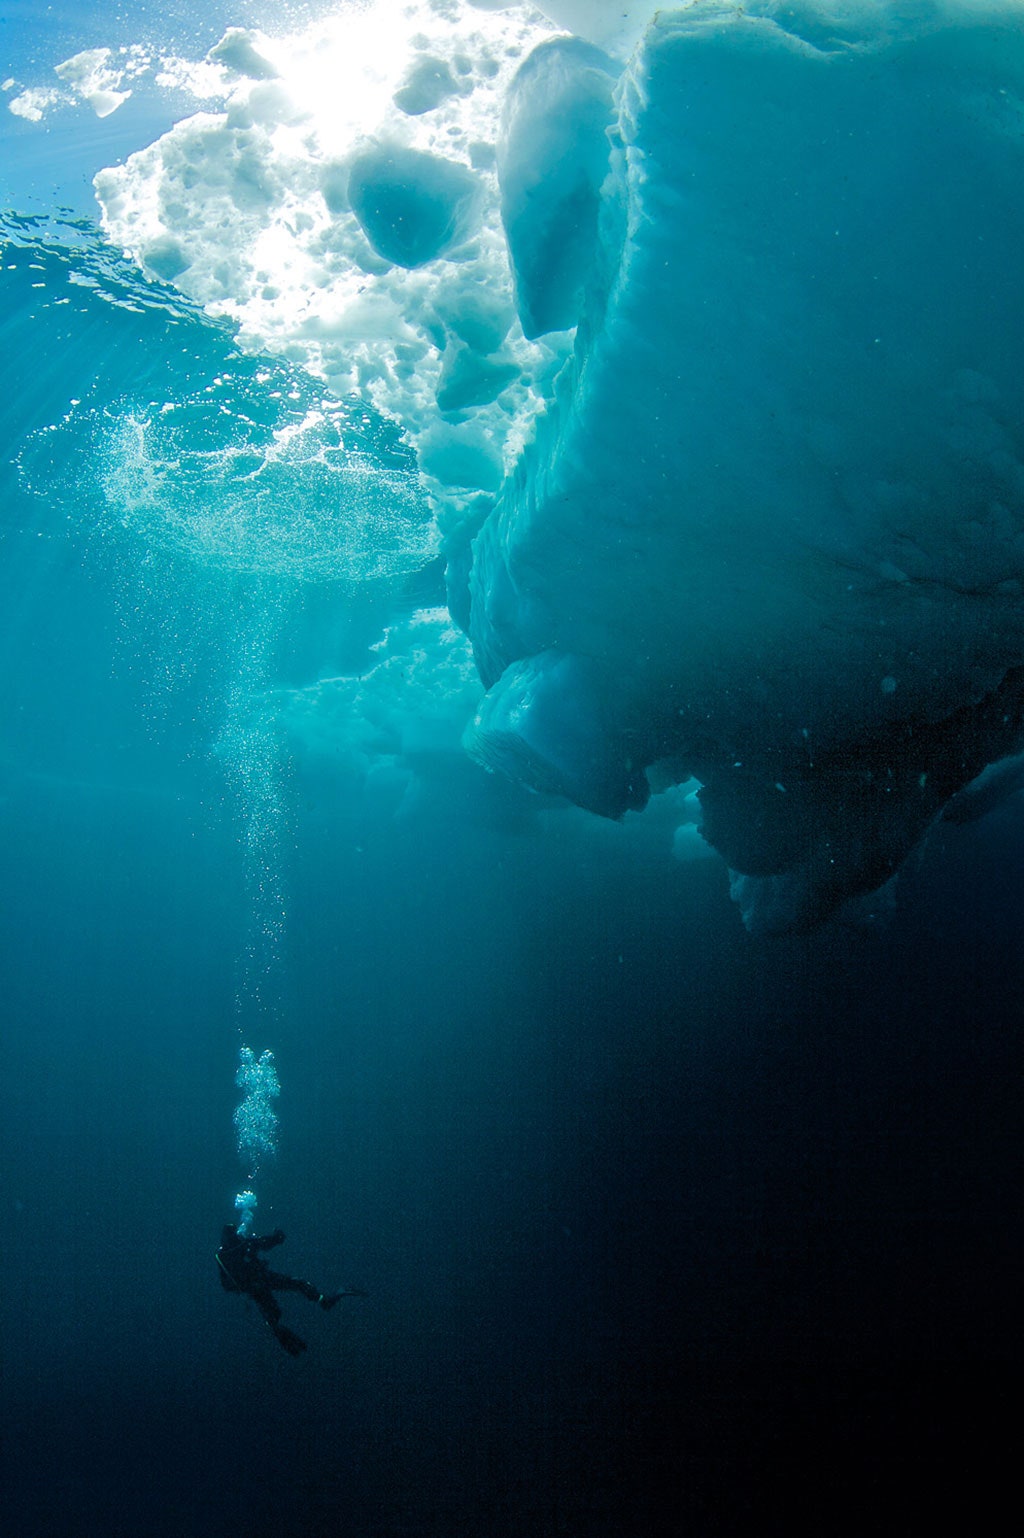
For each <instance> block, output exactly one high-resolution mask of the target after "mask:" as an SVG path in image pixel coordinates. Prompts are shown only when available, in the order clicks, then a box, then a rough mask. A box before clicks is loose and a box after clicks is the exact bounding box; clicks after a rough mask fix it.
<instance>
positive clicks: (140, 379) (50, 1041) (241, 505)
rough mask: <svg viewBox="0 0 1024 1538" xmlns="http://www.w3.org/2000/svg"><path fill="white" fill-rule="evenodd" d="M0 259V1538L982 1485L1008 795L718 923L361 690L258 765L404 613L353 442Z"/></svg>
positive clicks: (41, 270)
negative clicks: (890, 887) (833, 877)
mask: <svg viewBox="0 0 1024 1538" xmlns="http://www.w3.org/2000/svg"><path fill="white" fill-rule="evenodd" d="M162 10H163V11H165V12H166V13H167V15H168V17H169V18H170V20H171V21H172V22H174V23H177V21H178V16H177V11H176V10H175V9H174V8H173V7H171V8H168V7H162ZM24 14H25V13H24V11H23V9H19V8H18V7H16V6H11V5H5V6H4V7H3V15H4V20H5V24H7V25H10V24H11V23H13V22H15V21H19V20H23V19H24ZM76 14H77V13H76ZM103 20H104V25H106V24H107V23H108V22H109V20H110V18H109V17H107V16H105V15H104V17H103ZM204 24H205V23H204ZM132 25H133V27H134V22H133V24H132ZM215 30H217V29H216V28H213V26H212V21H211V31H215ZM85 31H86V21H84V20H83V22H82V33H81V37H80V41H81V42H83V43H86V42H88V41H89V40H90V39H89V38H88V37H86V36H85ZM33 46H34V47H38V49H39V50H40V51H41V52H42V53H46V54H47V55H48V56H49V54H50V53H52V55H53V56H54V57H59V56H60V55H59V51H58V52H53V47H55V46H56V45H52V46H51V41H50V39H49V37H48V36H47V37H46V38H45V39H37V40H36V41H35V42H34V43H33ZM5 142H8V143H9V142H11V141H10V140H8V141H5ZM90 153H92V151H91V150H90ZM39 164H41V162H39V163H37V164H36V167H35V169H34V170H29V171H26V172H25V177H24V185H25V186H28V184H29V183H32V185H33V186H34V187H35V189H36V193H38V190H39V187H40V185H41V184H40V182H39V180H38V170H39ZM5 174H6V173H5ZM76 174H77V173H76ZM16 179H17V178H15V177H11V178H10V180H11V182H12V183H13V182H14V181H15V180H16ZM33 195H35V194H33ZM26 209H28V211H27V212H26ZM0 241H2V244H0V344H2V345H0V366H2V369H3V374H4V379H3V386H2V389H0V659H2V660H0V722H2V736H0V861H2V864H0V869H2V872H3V899H4V901H3V923H2V926H0V1009H2V1045H3V1071H2V1076H0V1232H2V1233H3V1237H4V1259H3V1303H4V1337H3V1390H4V1399H5V1412H4V1436H3V1442H2V1449H0V1467H2V1472H3V1480H2V1484H3V1491H4V1506H5V1510H6V1513H7V1520H9V1521H10V1522H11V1523H12V1528H11V1530H12V1531H18V1532H20V1533H24V1534H27V1535H32V1538H35V1535H38V1538H48V1535H51V1534H52V1535H54V1538H56V1535H58V1534H59V1535H61V1538H86V1535H89V1538H91V1535H93V1534H97V1535H99V1534H102V1535H104V1538H139V1535H141V1534H145V1535H147V1538H163V1535H167V1538H171V1535H175V1538H180V1535H181V1534H185V1533H188V1534H197V1535H203V1538H205V1535H209V1538H213V1535H219V1534H222V1533H224V1532H225V1531H226V1530H234V1529H235V1528H242V1529H244V1530H245V1531H246V1532H248V1533H250V1534H253V1535H259V1538H264V1535H266V1538H270V1535H281V1538H283V1535H292V1534H294V1535H300V1534H301V1535H306V1534H310V1535H328V1534H331V1535H333V1534H339V1533H344V1534H351V1535H352V1538H400V1535H409V1534H414V1535H424V1538H453V1535H455V1534H460V1535H462V1534H465V1535H469V1538H492V1535H497V1538H519V1535H523V1534H531V1535H543V1538H555V1535H556V1534H572V1535H573V1538H634V1535H635V1538H641V1535H648V1534H652V1533H658V1532H661V1531H664V1530H667V1529H668V1528H669V1525H670V1522H671V1530H673V1531H674V1530H675V1527H676V1525H677V1524H678V1525H679V1526H680V1527H681V1528H683V1529H685V1530H686V1531H688V1532H692V1533H694V1534H697V1535H703V1534H709V1535H710V1534H718V1533H737V1534H742V1533H750V1532H757V1533H775V1532H779V1533H787V1534H789V1533H792V1532H794V1531H802V1530H805V1529H806V1530H807V1531H815V1532H817V1533H828V1532H839V1531H840V1530H841V1519H840V1517H839V1516H838V1515H837V1513H838V1512H840V1511H841V1510H846V1511H847V1512H849V1511H853V1512H854V1513H855V1514H856V1516H857V1520H858V1521H859V1522H860V1523H861V1524H862V1526H864V1527H865V1530H866V1529H867V1524H871V1525H872V1526H873V1527H874V1529H875V1530H878V1531H886V1530H896V1529H897V1527H899V1526H900V1525H901V1524H902V1525H903V1526H906V1523H907V1521H909V1520H911V1519H909V1518H906V1515H905V1514H906V1512H907V1511H911V1512H913V1513H916V1515H915V1516H914V1517H913V1520H914V1521H917V1520H919V1518H920V1513H921V1512H922V1511H923V1512H929V1511H934V1510H936V1509H938V1508H939V1507H940V1506H941V1504H942V1503H943V1501H944V1500H945V1499H946V1498H947V1497H948V1495H949V1493H950V1489H951V1487H952V1486H953V1485H956V1486H957V1487H960V1485H961V1483H962V1484H963V1486H964V1487H970V1488H972V1489H973V1488H976V1487H977V1484H978V1481H979V1480H980V1479H982V1477H984V1478H985V1479H986V1481H987V1482H988V1486H989V1488H993V1487H995V1488H998V1479H999V1468H998V1465H999V1460H1000V1458H1001V1456H1002V1451H1001V1450H1002V1448H1003V1446H1004V1443H1005V1441H1006V1439H1007V1438H1008V1437H1009V1436H1010V1435H1011V1434H1012V1432H1013V1430H1014V1427H1013V1417H1012V1414H1011V1413H1010V1410H1009V1409H1008V1408H1007V1406H1009V1405H1011V1404H1012V1400H1011V1399H1010V1398H1009V1397H1008V1395H1009V1392H1010V1387H1009V1386H1010V1385H1011V1384H1012V1382H1013V1380H1014V1376H1015V1374H1016V1372H1017V1369H1018V1367H1019V1356H1020V1335H1019V1329H1018V1324H1017V1313H1018V1310H1019V1298H1018V1295H1017V1294H1018V1288H1017V1278H1018V1275H1019V1260H1020V1253H1021V1248H1020V1241H1021V1233H1020V1217H1019V1199H1018V1193H1019V1188H1020V1179H1021V1175H1022V1170H1021V1154H1020V1144H1021V1140H1020V1137H1019V1084H1020V1070H1021V1066H1022V1065H1021V1060H1020V1059H1021V1040H1020V1031H1019V1008H1018V999H1019V996H1020V989H1021V984H1022V982H1024V978H1022V975H1021V972H1022V960H1021V957H1022V954H1024V953H1022V948H1021V945H1020V922H1019V915H1020V911H1021V896H1022V894H1021V891H1020V880H1019V876H1018V872H1019V869H1020V856H1021V855H1022V854H1024V848H1022V842H1024V841H1022V836H1021V829H1020V826H1019V819H1018V818H1017V817H1016V816H1015V815H1014V812H1013V809H1012V808H1004V809H1003V810H1002V811H1000V812H998V813H997V814H995V815H994V817H993V818H992V819H991V820H990V821H989V822H988V823H986V824H985V825H984V826H983V828H982V830H981V831H980V832H979V831H978V830H972V831H971V832H970V833H969V834H968V833H965V832H962V831H961V830H958V829H953V828H950V829H947V830H944V831H943V832H942V834H941V835H940V837H939V838H938V840H936V841H935V842H934V843H933V844H932V845H930V846H929V847H928V849H927V850H926V851H925V852H924V854H923V855H922V856H921V858H920V861H919V862H918V863H917V864H915V865H914V867H913V868H912V869H911V870H910V871H909V872H908V874H907V876H906V878H905V883H904V888H903V892H902V895H901V902H900V906H899V908H898V909H897V911H896V912H895V913H894V914H893V915H892V916H891V917H890V919H889V921H888V923H886V924H867V925H865V926H864V927H861V928H852V927H846V926H842V925H836V926H833V927H832V928H830V929H828V930H826V931H822V932H819V933H818V934H816V935H813V936H806V937H799V938H785V939H781V940H771V941H766V940H752V939H750V938H749V937H747V936H746V935H745V934H744V933H743V932H742V931H741V929H740V926H739V924H738V921H737V919H736V915H735V912H734V910H733V909H732V907H731V905H730V903H729V898H728V892H727V886H726V876H725V873H724V870H723V869H722V868H721V867H720V866H719V865H718V864H717V863H714V862H706V861H705V862H697V863H692V864H688V865H682V864H679V863H677V862H675V861H673V860H672V858H671V856H670V854H669V845H670V842H671V827H670V823H669V821H668V820H667V819H666V821H665V823H664V825H662V824H659V823H658V821H657V813H656V812H655V820H654V821H653V822H652V823H650V824H644V825H643V826H642V827H638V826H637V825H636V824H629V825H627V826H626V827H621V826H619V825H610V824H605V823H602V822H598V821H597V820H595V819H591V818H589V817H587V816H586V815H585V814H584V813H581V812H578V811H576V810H572V809H563V810H561V811H556V810H555V809H553V808H550V807H545V808H543V809H541V810H540V811H539V812H538V809H537V807H536V805H535V803H534V802H533V800H531V798H529V797H528V796H527V795H526V793H525V792H522V791H520V790H518V789H516V788H515V787H513V786H508V785H506V784H504V783H503V782H501V781H499V780H497V779H495V778H494V777H493V776H490V775H487V774H485V773H484V771H483V770H481V769H479V768H478V767H477V766H475V765H473V764H471V763H470V762H469V761H468V760H464V759H462V758H459V757H456V755H455V754H454V753H452V752H450V751H449V748H450V745H449V744H448V743H447V741H445V742H444V743H443V744H442V746H443V751H439V750H437V749H436V747H435V746H434V744H433V741H432V740H430V741H425V742H423V743H420V744H419V745H418V748H417V750H415V751H413V750H410V751H409V753H408V754H407V755H405V758H403V755H402V753H400V752H398V751H397V749H396V748H395V742H394V733H395V728H394V726H393V723H392V721H391V720H390V719H389V718H387V712H385V711H384V710H383V708H380V709H378V708H377V707H376V706H375V704H374V701H375V699H382V698H384V695H383V694H382V695H379V696H377V695H374V693H373V691H372V689H370V687H369V686H367V689H366V691H364V695H363V697H362V700H361V703H360V704H359V706H358V708H359V709H360V710H361V711H362V712H363V715H362V717H361V721H362V724H361V726H360V730H359V735H358V752H357V751H355V750H354V749H353V748H352V745H351V740H350V739H348V738H346V739H345V742H344V746H343V747H342V746H339V747H338V748H337V750H336V751H335V752H333V753H332V751H331V749H330V746H328V747H327V748H326V749H324V748H323V746H322V743H321V746H320V748H319V749H318V751H316V752H313V751H311V749H310V741H311V740H312V734H311V733H309V734H307V736H306V737H305V738H303V736H302V734H301V733H300V734H298V735H297V734H296V733H295V732H294V731H293V730H292V729H291V728H290V726H289V719H290V718H289V716H288V711H287V709H285V708H284V707H285V705H286V704H287V702H288V701H294V699H295V698H296V694H295V691H305V690H309V689H311V688H312V687H314V686H315V685H316V684H317V682H318V681H319V680H324V679H337V678H343V679H351V678H360V677H365V676H367V675H369V673H370V670H371V669H372V668H373V667H374V666H375V665H376V663H377V662H378V661H379V659H380V657H381V656H382V653H381V650H380V647H381V644H382V638H383V637H384V635H385V632H386V631H387V630H388V628H389V627H391V628H392V629H395V628H396V627H401V626H402V625H404V624H407V623H408V622H409V617H410V615H412V614H413V613H414V612H416V611H419V610H423V609H431V608H432V607H434V606H437V605H440V604H441V603H443V601H444V584H443V572H442V569H441V563H440V561H439V558H438V553H437V548H436V538H435V535H434V533H433V530H432V527H431V523H430V518H429V510H428V508H427V506H426V503H425V500H424V494H423V491H422V489H421V487H420V484H419V481H418V479H417V477H416V475H415V473H414V462H413V458H412V454H411V450H410V448H409V446H408V444H407V442H406V441H405V439H404V438H403V436H402V433H401V431H400V430H399V428H398V427H397V426H396V424H395V423H394V422H393V421H391V420H390V419H388V418H385V417H384V416H382V415H380V414H377V413H375V412H374V411H373V410H372V409H371V408H370V407H368V406H366V405H365V404H364V403H363V402H361V401H360V402H355V401H354V400H348V399H342V400H329V399H326V398H325V396H324V393H323V390H322V388H321V387H320V385H319V384H318V383H317V381H315V380H314V379H312V378H311V377H310V376H309V375H307V374H304V373H302V372H301V371H300V370H299V369H298V368H297V367H296V366H293V365H289V364H288V363H287V362H283V361H282V360H281V359H274V358H269V357H267V356H265V355H262V354H249V353H246V352H244V351H242V350H241V349H240V348H239V346H238V344H237V342H236V340H235V338H234V336H233V334H232V332H231V330H230V328H229V327H227V326H226V325H225V324H224V323H222V322H218V321H215V320H211V319H210V318H208V317H207V316H205V315H204V314H202V313H201V312H200V311H199V310H198V309H196V308H195V307H193V306H191V305H190V304H189V303H188V302H187V301H186V300H184V299H183V298H182V297H181V296H180V295H179V294H178V293H177V292H176V291H175V290H173V289H172V288H170V287H167V286H163V285H161V284H159V283H156V282H150V281H147V280H144V279H143V278H142V277H140V276H139V274H138V273H137V272H136V271H135V270H134V269H133V268H131V267H130V266H129V265H128V264H126V263H125V262H124V261H123V260H122V259H121V258H120V257H119V256H118V255H116V254H115V253H113V252H112V251H111V250H110V249H109V247H108V246H107V245H106V244H105V243H104V241H103V239H102V236H101V235H100V233H99V232H98V230H97V228H96V227H95V225H94V223H92V222H91V220H90V218H89V217H87V216H86V214H85V213H84V211H82V210H81V209H80V210H78V211H77V212H75V213H66V214H64V215H61V214H60V213H59V212H58V211H57V208H56V206H53V207H51V208H50V210H49V212H48V213H43V212H40V211H39V210H36V209H32V208H29V206H28V200H26V201H25V202H18V203H16V204H15V205H14V206H13V207H12V209H11V210H9V211H8V212H7V213H6V214H5V215H4V216H3V220H2V222H0ZM299 429H302V430H301V431H300V430H299ZM348 698H349V696H348V695H345V699H346V700H347V699H348ZM352 708H353V709H355V708H356V707H355V706H353V707H352ZM410 713H411V714H414V713H415V712H414V711H411V712H410ZM324 735H325V736H326V737H327V738H328V739H329V737H330V733H329V731H327V732H325V733H324ZM406 760H408V762H407V761H406ZM409 763H411V764H412V765H413V770H410V769H409ZM367 764H369V765H370V768H369V769H367ZM243 1041H244V1042H247V1043H249V1044H251V1046H252V1047H253V1049H254V1050H255V1052H256V1053H257V1054H258V1053H259V1052H260V1051H262V1050H263V1049H264V1048H267V1047H270V1048H272V1050H273V1052H274V1055H275V1059H276V1064H277V1070H278V1073H279V1076H280V1083H281V1096H280V1100H279V1101H275V1109H276V1112H277V1114H278V1115H279V1118H280V1125H279V1128H278V1129H277V1141H278V1152H277V1156H276V1158H275V1159H268V1160H267V1161H266V1162H265V1164H264V1165H263V1167H262V1168H261V1170H260V1172H259V1199H260V1208H259V1214H260V1226H261V1227H262V1228H264V1229H266V1230H269V1229H271V1228H273V1227H275V1226H277V1225H278V1224H280V1225H281V1226H282V1227H283V1228H284V1229H285V1230H286V1231H287V1233H288V1242H287V1245H286V1247H285V1250H284V1252H283V1256H282V1259H281V1261H280V1264H281V1265H282V1266H283V1267H286V1268H287V1267H288V1266H290V1267H292V1268H293V1269H294V1270H295V1271H296V1273H297V1274H301V1275H308V1276H310V1277H311V1278H312V1279H313V1280H314V1281H315V1282H316V1283H317V1284H318V1285H321V1284H322V1285H323V1286H325V1287H329V1286H333V1285H341V1284H343V1283H351V1284H355V1285H359V1286H362V1287H364V1288H365V1289H366V1290H367V1291H368V1293H369V1297H368V1298H367V1299H365V1300H363V1299H353V1300H346V1301H345V1302H344V1303H343V1304H342V1305H341V1306H340V1307H339V1308H338V1309H337V1310H336V1311H335V1312H334V1313H332V1314H330V1315H329V1316H323V1317H321V1316H320V1315H319V1314H314V1313H312V1311H309V1310H306V1306H305V1305H304V1303H303V1302H302V1300H291V1299H288V1300H286V1301H287V1308H286V1318H287V1319H288V1320H289V1322H290V1323H292V1324H293V1325H294V1326H295V1327H296V1328H298V1329H299V1330H300V1331H301V1332H303V1333H304V1334H306V1335H307V1337H308V1339H309V1342H310V1350H309V1352H308V1354H307V1356H306V1357H305V1358H304V1359H303V1360H302V1361H301V1362H300V1363H295V1362H293V1361H291V1360H290V1359H289V1358H287V1357H285V1356H284V1355H283V1354H282V1353H281V1352H279V1351H278V1349H277V1347H276V1346H275V1344H274V1342H273V1341H272V1339H270V1338H269V1336H268V1335H267V1334H266V1332H265V1330H264V1329H263V1327H262V1325H261V1323H260V1321H259V1319H258V1317H257V1316H256V1315H255V1313H254V1312H253V1311H252V1310H251V1309H250V1308H249V1307H248V1306H247V1305H246V1304H244V1303H243V1302H242V1301H241V1300H239V1299H237V1298H230V1297H226V1296H225V1295H224V1294H223V1293H222V1292H221V1289H220V1287H219V1286H218V1284H217V1276H216V1270H215V1267H214V1264H213V1249H214V1248H215V1244H216V1238H217V1235H218V1232H219V1229H220V1225H221V1223H223V1222H224V1221H227V1220H228V1218H229V1217H230V1216H231V1213H232V1201H233V1197H234V1195H235V1193H236V1191H237V1190H238V1189H239V1180H240V1178H242V1177H243V1176H244V1175H245V1174H246V1173H248V1172H247V1171H244V1170H242V1169H240V1167H239V1160H238V1152H237V1146H236V1138H235V1128H234V1126H233V1122H232V1117H233V1113H234V1110H235V1106H236V1103H237V1101H238V1097H239V1092H238V1090H237V1088H236V1085H235V1073H236V1069H237V1062H238V1050H239V1046H240V1044H241V1043H242V1042H243ZM277 1253H278V1254H279V1255H281V1253H282V1252H277ZM303 1310H305V1311H303ZM993 1468H995V1473H993ZM951 1470H952V1471H953V1472H952V1473H951V1472H950V1471H951ZM893 1481H895V1484H896V1487H897V1488H896V1491H895V1493H894V1492H893V1488H892V1485H893ZM666 1510H667V1511H668V1512H669V1513H671V1514H672V1515H671V1517H670V1518H668V1519H667V1518H666V1515H665V1513H666ZM908 1530H909V1529H908Z"/></svg>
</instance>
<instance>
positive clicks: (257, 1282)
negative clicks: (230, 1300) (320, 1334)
mask: <svg viewBox="0 0 1024 1538" xmlns="http://www.w3.org/2000/svg"><path fill="white" fill-rule="evenodd" d="M283 1243H284V1234H283V1233H282V1232H281V1230H280V1229H279V1228H278V1229H275V1230H274V1232H273V1233H272V1234H267V1235H266V1236H265V1237H264V1238H257V1237H256V1236H255V1235H253V1236H252V1237H251V1238H244V1237H243V1236H242V1235H241V1234H240V1233H239V1232H238V1229H237V1228H236V1227H235V1226H234V1224H233V1223H225V1225H224V1231H223V1233H222V1234H221V1241H220V1249H219V1250H218V1251H217V1265H218V1267H219V1268H220V1284H221V1286H222V1287H223V1288H224V1290H225V1292H244V1293H247V1294H248V1296H249V1297H250V1298H252V1299H253V1300H254V1302H255V1304H256V1307H257V1308H258V1309H259V1311H260V1313H261V1314H262V1315H263V1317H264V1319H265V1320H266V1321H267V1323H268V1324H269V1326H270V1328H271V1329H272V1330H273V1332H274V1334H275V1335H276V1337H277V1339H278V1340H279V1341H280V1343H281V1345H282V1346H283V1347H284V1349H285V1350H286V1351H287V1352H289V1354H290V1355H291V1356H298V1354H299V1352H300V1351H305V1349H306V1342H305V1341H304V1340H300V1339H299V1337H298V1336H297V1335H295V1334H294V1333H293V1332H292V1331H291V1330H289V1329H288V1327H287V1325H283V1324H282V1323H281V1322H280V1321H281V1308H280V1305H279V1303H278V1301H277V1299H276V1298H275V1297H274V1293H275V1292H301V1293H302V1296H303V1297H304V1298H308V1299H309V1301H310V1302H311V1303H319V1304H320V1306H321V1308H331V1307H333V1305H334V1304H335V1303H337V1301H338V1298H339V1297H341V1293H332V1294H330V1296H327V1297H325V1296H324V1294H323V1293H322V1292H320V1291H319V1289H318V1288H316V1287H314V1286H313V1285H312V1283H311V1282H302V1281H299V1279H298V1278H297V1277H294V1276H282V1275H281V1273H280V1272H279V1271H271V1269H270V1267H269V1266H268V1265H267V1263H266V1261H265V1260H263V1259H261V1257H260V1253H259V1252H260V1250H272V1249H273V1248H274V1246H275V1245H278V1244H283Z"/></svg>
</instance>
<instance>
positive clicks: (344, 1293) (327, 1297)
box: [320, 1287, 368, 1310]
mask: <svg viewBox="0 0 1024 1538" xmlns="http://www.w3.org/2000/svg"><path fill="white" fill-rule="evenodd" d="M367 1296H368V1294H367V1293H365V1292H364V1291H363V1289H362V1288H361V1287H343V1288H342V1289H341V1291H340V1292H328V1293H321V1294H320V1307H321V1308H322V1309H325V1310H326V1309H328V1308H333V1307H334V1305H335V1303H340V1302H341V1300H342V1298H365V1297H367Z"/></svg>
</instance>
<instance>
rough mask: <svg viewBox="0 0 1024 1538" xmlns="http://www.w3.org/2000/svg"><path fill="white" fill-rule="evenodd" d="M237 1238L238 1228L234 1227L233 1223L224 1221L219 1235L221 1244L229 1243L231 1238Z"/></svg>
mask: <svg viewBox="0 0 1024 1538" xmlns="http://www.w3.org/2000/svg"><path fill="white" fill-rule="evenodd" d="M237 1238H238V1229H237V1228H236V1227H235V1225H234V1223H225V1224H224V1227H223V1229H222V1230H221V1236H220V1242H221V1244H230V1243H231V1241H232V1239H237Z"/></svg>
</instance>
